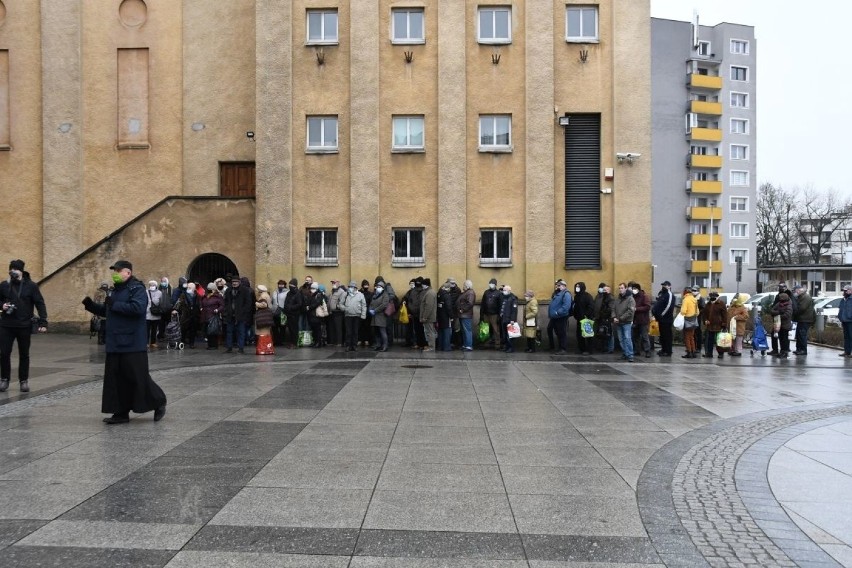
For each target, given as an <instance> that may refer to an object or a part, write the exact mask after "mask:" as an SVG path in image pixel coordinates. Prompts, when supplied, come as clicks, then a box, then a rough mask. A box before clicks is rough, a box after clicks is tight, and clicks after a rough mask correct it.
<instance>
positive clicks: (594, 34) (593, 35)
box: [565, 5, 600, 43]
mask: <svg viewBox="0 0 852 568" xmlns="http://www.w3.org/2000/svg"><path fill="white" fill-rule="evenodd" d="M586 11H592V12H594V14H595V29H594V30H591V32H589V31H588V30H585V29H583V16H584V13H585V12H586ZM572 13H576V14H577V15H578V17H579V18H580V35H574V36H572V35H571V33H570V32H569V29H570V26H569V21H570V19H571V14H572ZM565 41H566V42H568V43H598V42H599V41H600V14H599V11H598V7H597V6H596V5H576V6H574V5H572V6H566V7H565Z"/></svg>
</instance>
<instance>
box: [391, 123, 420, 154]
mask: <svg viewBox="0 0 852 568" xmlns="http://www.w3.org/2000/svg"><path fill="white" fill-rule="evenodd" d="M423 147H424V146H423V117H422V116H395V117H393V150H394V151H395V152H412V151H418V150H419V151H422V150H423Z"/></svg>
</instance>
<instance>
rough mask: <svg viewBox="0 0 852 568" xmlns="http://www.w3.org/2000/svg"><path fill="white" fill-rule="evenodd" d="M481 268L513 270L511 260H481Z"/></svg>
mask: <svg viewBox="0 0 852 568" xmlns="http://www.w3.org/2000/svg"><path fill="white" fill-rule="evenodd" d="M479 266H487V267H488V268H512V261H511V260H483V259H481V258H480V259H479Z"/></svg>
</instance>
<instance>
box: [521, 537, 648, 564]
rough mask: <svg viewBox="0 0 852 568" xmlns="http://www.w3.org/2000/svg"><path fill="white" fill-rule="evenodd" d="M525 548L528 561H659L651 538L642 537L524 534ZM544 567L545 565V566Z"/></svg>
mask: <svg viewBox="0 0 852 568" xmlns="http://www.w3.org/2000/svg"><path fill="white" fill-rule="evenodd" d="M522 536H523V541H524V549H525V551H526V553H527V557H528V558H529V559H530V561H533V560H547V561H563V562H566V563H567V562H570V563H571V565H572V566H577V565H578V563H585V562H588V563H594V565H595V566H600V563H611V564H619V565H623V564H625V563H629V564H660V563H661V560H660V557H659V556H657V553H656V551H655V550H654V547H653V546H652V545H651V542H650V540H648V539H647V538H642V537H617V536H595V537H588V536H577V535H570V536H563V535H548V534H525V535H522ZM544 566H546V565H544Z"/></svg>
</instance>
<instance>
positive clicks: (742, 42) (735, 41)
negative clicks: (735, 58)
mask: <svg viewBox="0 0 852 568" xmlns="http://www.w3.org/2000/svg"><path fill="white" fill-rule="evenodd" d="M750 43H751V42H749V41H748V40H747V39H736V38H731V44H730V52H731V53H732V54H734V55H748V52H749V48H750V45H749V44H750ZM735 45H742V46H743V50H742V51H739V50H737V49H734V46H735Z"/></svg>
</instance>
